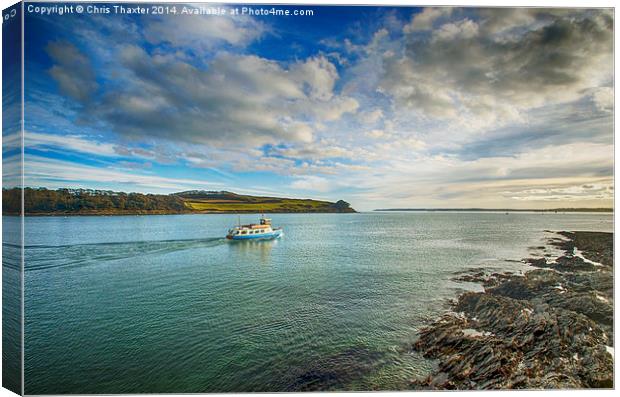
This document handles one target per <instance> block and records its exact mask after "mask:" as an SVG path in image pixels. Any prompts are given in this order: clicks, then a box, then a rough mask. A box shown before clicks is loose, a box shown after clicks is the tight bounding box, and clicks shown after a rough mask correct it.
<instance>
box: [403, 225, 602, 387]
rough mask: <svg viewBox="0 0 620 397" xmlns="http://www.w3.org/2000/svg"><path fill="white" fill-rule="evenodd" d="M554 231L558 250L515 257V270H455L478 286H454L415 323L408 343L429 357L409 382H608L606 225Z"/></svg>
mask: <svg viewBox="0 0 620 397" xmlns="http://www.w3.org/2000/svg"><path fill="white" fill-rule="evenodd" d="M556 236H557V237H553V238H551V239H549V244H550V245H552V246H555V247H557V248H559V249H561V250H562V251H563V255H561V256H559V257H557V258H555V259H554V260H551V258H549V257H548V256H549V255H547V256H546V257H542V258H527V259H524V262H526V263H528V264H530V265H531V266H532V267H533V270H530V271H527V272H525V273H524V274H511V273H501V274H500V273H492V274H489V273H487V272H485V271H484V270H482V269H472V270H471V271H469V272H466V273H462V274H458V275H456V276H455V278H454V279H455V280H458V281H468V282H478V283H481V284H482V285H483V286H484V292H466V293H464V294H462V295H461V296H460V297H459V298H458V299H457V300H456V301H455V302H453V304H452V306H453V307H452V311H451V312H449V313H446V314H445V315H443V316H442V317H441V318H440V319H438V320H436V321H435V322H434V323H433V324H431V325H430V326H429V327H427V328H425V329H423V330H422V331H421V333H420V336H419V339H418V340H417V341H416V342H415V343H414V345H413V350H416V351H418V352H421V353H422V354H423V355H424V356H425V357H427V358H432V359H435V360H436V361H437V367H436V369H435V371H434V372H433V373H432V374H431V375H429V376H428V377H427V378H425V379H417V380H415V381H414V382H413V383H412V387H413V388H414V389H558V388H560V389H565V388H566V389H567V388H612V387H613V234H612V233H599V232H559V233H557V234H556ZM537 248H540V249H544V248H545V247H537Z"/></svg>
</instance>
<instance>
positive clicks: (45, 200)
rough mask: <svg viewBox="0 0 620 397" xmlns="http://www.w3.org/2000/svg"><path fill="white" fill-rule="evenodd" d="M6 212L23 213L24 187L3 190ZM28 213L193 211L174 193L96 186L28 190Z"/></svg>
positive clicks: (26, 199)
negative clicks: (21, 211)
mask: <svg viewBox="0 0 620 397" xmlns="http://www.w3.org/2000/svg"><path fill="white" fill-rule="evenodd" d="M2 203H3V212H4V213H5V214H19V212H20V207H21V196H20V189H18V188H13V189H2ZM24 211H25V213H26V214H43V213H50V212H61V213H63V212H64V213H107V212H110V213H119V212H120V213H123V212H126V213H149V212H155V213H182V212H189V210H188V209H187V208H186V206H185V204H184V203H183V200H182V199H181V198H180V197H177V196H174V195H164V194H142V193H123V192H111V191H104V190H92V189H58V190H49V189H45V188H25V189H24Z"/></svg>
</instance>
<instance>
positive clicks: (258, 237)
mask: <svg viewBox="0 0 620 397" xmlns="http://www.w3.org/2000/svg"><path fill="white" fill-rule="evenodd" d="M281 236H282V230H281V229H277V230H274V231H272V232H270V233H261V234H253V235H235V236H231V235H228V236H226V238H227V239H229V240H233V241H241V240H273V239H275V238H278V237H281Z"/></svg>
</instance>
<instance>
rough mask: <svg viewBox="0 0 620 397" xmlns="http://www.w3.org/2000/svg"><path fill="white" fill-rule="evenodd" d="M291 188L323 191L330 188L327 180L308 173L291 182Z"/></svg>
mask: <svg viewBox="0 0 620 397" xmlns="http://www.w3.org/2000/svg"><path fill="white" fill-rule="evenodd" d="M291 188H293V189H296V190H308V191H313V192H322V193H324V192H327V191H328V190H329V189H330V184H329V181H328V180H327V179H325V178H323V177H320V176H314V175H308V176H304V177H302V178H299V179H297V180H295V181H294V182H293V183H291Z"/></svg>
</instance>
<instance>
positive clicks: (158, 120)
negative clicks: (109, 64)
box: [76, 45, 358, 146]
mask: <svg viewBox="0 0 620 397" xmlns="http://www.w3.org/2000/svg"><path fill="white" fill-rule="evenodd" d="M118 61H119V63H120V65H119V66H120V67H122V71H123V73H122V74H121V75H122V76H125V81H123V82H122V84H118V83H117V84H115V85H114V86H110V87H107V88H108V90H107V91H106V94H105V95H104V96H103V98H102V100H101V102H98V103H96V104H95V105H93V106H91V107H90V112H91V117H96V118H98V119H99V120H103V121H105V122H106V123H108V124H109V125H111V126H112V127H113V130H114V131H116V132H118V133H120V134H122V135H125V136H128V137H130V138H131V137H135V138H147V139H148V138H151V139H153V138H164V139H170V140H175V141H179V142H193V143H202V144H210V145H222V144H227V145H230V144H237V145H246V146H257V145H260V144H265V143H277V142H280V141H286V142H288V141H290V142H310V141H311V140H312V139H313V128H312V126H311V125H310V124H309V123H308V122H307V120H312V121H314V122H322V121H334V120H337V119H339V118H340V117H342V115H343V114H345V113H348V112H355V110H356V109H357V107H358V104H357V102H356V101H355V100H354V99H353V98H350V97H346V96H341V95H338V94H335V93H334V83H335V81H336V80H337V78H338V74H337V72H336V69H335V67H334V65H333V64H331V63H330V62H329V61H328V60H327V59H326V58H325V57H322V56H316V57H311V58H308V59H306V60H302V61H298V62H295V63H293V64H292V65H290V66H289V68H285V67H283V66H281V65H280V64H278V63H277V62H274V61H270V60H268V59H265V58H261V57H258V56H255V55H237V54H232V53H227V52H221V53H219V54H218V55H217V56H216V57H215V58H213V59H212V60H211V61H210V62H209V64H208V65H207V67H206V68H204V69H203V68H199V67H197V66H194V65H192V64H190V63H188V62H185V61H183V60H179V59H177V58H176V57H175V56H174V55H162V54H150V53H148V52H147V51H145V50H144V49H143V48H141V47H139V46H136V45H125V46H122V47H121V48H120V49H119V52H118ZM85 96H87V95H86V94H84V97H83V96H82V95H79V96H77V95H76V99H81V100H83V101H84V102H86V101H87V98H85Z"/></svg>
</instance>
